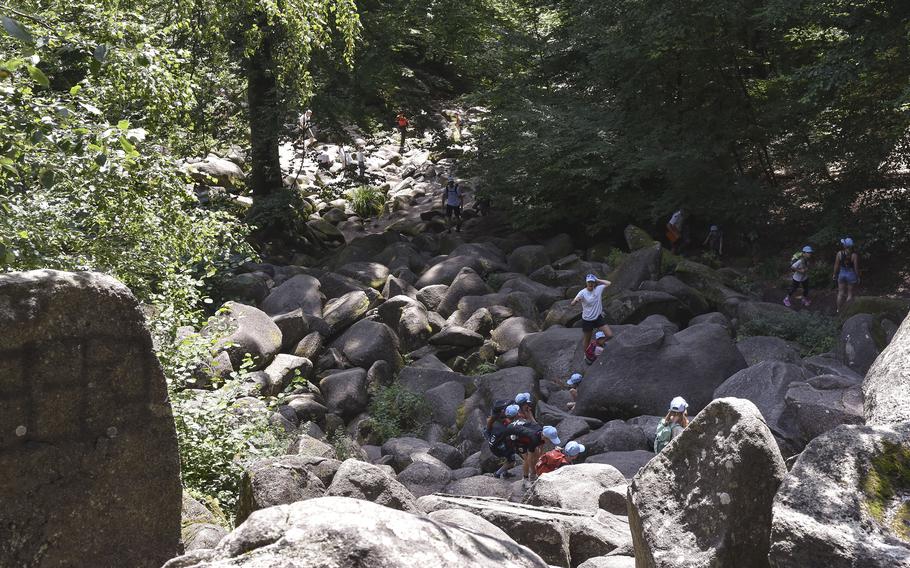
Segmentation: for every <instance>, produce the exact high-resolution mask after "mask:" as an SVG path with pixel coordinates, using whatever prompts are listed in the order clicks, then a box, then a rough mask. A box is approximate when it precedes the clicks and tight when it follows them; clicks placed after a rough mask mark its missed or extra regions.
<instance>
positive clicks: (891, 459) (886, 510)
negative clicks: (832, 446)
mask: <svg viewBox="0 0 910 568" xmlns="http://www.w3.org/2000/svg"><path fill="white" fill-rule="evenodd" d="M862 489H863V494H864V496H865V500H864V504H865V506H866V510H867V511H868V512H869V513H870V514H871V515H872V517H873V518H874V519H875V520H876V521H878V522H879V523H880V524H883V525H886V524H890V527H889V530H891V531H894V532H895V533H896V534H897V535H899V536H900V538H902V539H903V540H905V541H906V540H910V530H908V521H910V505H908V504H907V502H906V500H905V498H904V496H905V494H906V492H907V490H908V489H910V450H908V449H907V448H905V447H904V446H902V445H900V444H895V443H893V442H889V441H884V442H882V446H881V448H879V450H878V452H877V454H876V455H875V456H874V457H873V458H872V460H871V467H870V468H869V471H868V472H866V473H865V477H864V479H863V481H862ZM889 517H890V518H889Z"/></svg>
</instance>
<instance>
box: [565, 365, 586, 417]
mask: <svg viewBox="0 0 910 568" xmlns="http://www.w3.org/2000/svg"><path fill="white" fill-rule="evenodd" d="M583 378H584V377H582V376H581V373H572V376H571V377H569V380H568V381H566V385H568V386H569V394H570V395H572V402H567V403H566V408H568V409H569V410H574V409H575V401H576V400H578V384H579V383H580V382H581V380H582V379H583Z"/></svg>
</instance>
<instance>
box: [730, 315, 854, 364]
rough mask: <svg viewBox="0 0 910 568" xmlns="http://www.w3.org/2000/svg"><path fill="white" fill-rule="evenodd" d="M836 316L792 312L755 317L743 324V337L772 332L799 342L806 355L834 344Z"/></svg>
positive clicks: (821, 350)
mask: <svg viewBox="0 0 910 568" xmlns="http://www.w3.org/2000/svg"><path fill="white" fill-rule="evenodd" d="M838 329H839V328H838V325H837V320H836V319H834V318H830V317H827V316H823V315H821V314H817V313H810V312H805V313H803V312H792V313H790V314H787V315H780V316H774V317H770V318H756V319H753V320H750V321H747V322H746V323H745V324H743V325H742V326H741V327H740V328H739V330H738V333H739V335H740V336H741V337H749V336H756V335H770V336H773V337H779V338H781V339H786V340H787V341H793V342H796V343H798V344H799V345H800V353H801V355H802V356H803V357H808V356H811V355H818V354H819V353H826V352H828V351H831V350H832V349H833V348H834V342H835V338H836V337H837V334H838Z"/></svg>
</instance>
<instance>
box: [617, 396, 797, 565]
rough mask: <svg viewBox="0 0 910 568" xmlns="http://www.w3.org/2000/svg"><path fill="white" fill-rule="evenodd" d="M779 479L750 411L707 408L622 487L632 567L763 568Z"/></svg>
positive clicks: (769, 442)
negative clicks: (626, 500)
mask: <svg viewBox="0 0 910 568" xmlns="http://www.w3.org/2000/svg"><path fill="white" fill-rule="evenodd" d="M786 473H787V469H786V466H785V465H784V461H783V458H782V457H781V455H780V452H779V451H778V449H777V444H775V442H774V437H773V436H772V434H771V431H770V430H768V427H767V425H766V424H765V422H764V420H763V419H762V417H761V413H759V411H758V409H757V408H756V407H755V405H754V404H752V403H751V402H749V401H747V400H742V399H735V398H722V399H718V400H715V401H714V402H712V403H711V404H709V405H708V406H707V407H706V408H705V409H704V410H703V411H702V412H701V413H699V415H698V416H696V417H695V419H694V420H692V422H691V423H690V424H689V427H688V428H686V430H684V431H683V433H682V434H681V435H680V436H678V437H677V438H674V439H673V440H672V441H671V442H670V445H669V446H667V447H666V448H665V449H664V450H663V451H662V452H661V453H660V454H658V455H657V456H655V457H654V459H652V460H651V461H650V462H649V463H648V465H646V466H645V467H644V468H643V469H642V470H641V471H640V472H638V474H637V475H636V476H635V477H634V478H633V479H632V483H631V485H629V494H628V498H629V526H630V528H631V530H632V539H633V541H634V543H635V557H636V559H637V560H638V566H641V567H658V566H659V567H675V566H679V567H683V566H686V567H688V566H737V567H743V568H749V567H753V566H755V567H758V566H762V567H766V566H767V565H768V547H769V544H770V540H769V537H770V532H771V531H770V529H771V503H772V500H773V499H774V494H775V492H776V491H777V488H778V486H779V485H780V483H781V480H782V479H783V478H784V476H785V475H786Z"/></svg>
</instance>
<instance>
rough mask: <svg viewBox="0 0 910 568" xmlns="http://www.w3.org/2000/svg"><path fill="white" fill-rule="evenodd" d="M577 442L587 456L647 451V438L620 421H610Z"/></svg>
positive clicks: (634, 428) (639, 430) (633, 427)
mask: <svg viewBox="0 0 910 568" xmlns="http://www.w3.org/2000/svg"><path fill="white" fill-rule="evenodd" d="M668 402H669V401H668ZM578 442H579V443H581V444H583V445H584V446H585V453H586V454H587V455H596V454H602V453H605V452H631V451H635V450H647V449H648V438H647V437H646V436H645V434H644V433H643V432H642V431H641V429H640V428H638V427H637V426H635V425H634V424H627V423H625V422H623V421H622V420H611V421H610V422H607V423H606V424H604V425H603V426H601V427H600V428H598V429H597V430H595V431H593V432H591V433H589V434H585V435H584V436H582V437H581V438H579V439H578Z"/></svg>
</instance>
